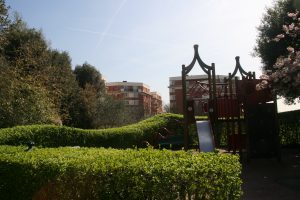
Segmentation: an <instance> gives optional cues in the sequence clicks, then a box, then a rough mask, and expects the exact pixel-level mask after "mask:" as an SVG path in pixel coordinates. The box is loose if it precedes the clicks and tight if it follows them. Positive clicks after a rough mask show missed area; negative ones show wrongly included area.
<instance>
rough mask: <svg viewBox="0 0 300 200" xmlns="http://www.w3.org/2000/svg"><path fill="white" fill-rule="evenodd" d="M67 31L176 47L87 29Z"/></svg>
mask: <svg viewBox="0 0 300 200" xmlns="http://www.w3.org/2000/svg"><path fill="white" fill-rule="evenodd" d="M67 29H68V30H70V31H76V32H83V33H89V34H95V35H101V36H102V37H110V38H116V39H120V40H130V41H135V42H142V43H147V44H154V45H164V46H171V47H174V46H176V45H172V44H170V43H165V42H159V41H155V40H148V39H144V38H137V37H128V36H124V35H118V34H113V33H106V34H105V33H104V32H99V31H93V30H89V29H81V28H71V27H70V28H67Z"/></svg>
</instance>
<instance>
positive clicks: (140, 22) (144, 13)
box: [6, 0, 300, 110]
mask: <svg viewBox="0 0 300 200" xmlns="http://www.w3.org/2000/svg"><path fill="white" fill-rule="evenodd" d="M272 2H273V0H51V1H46V0H44V1H43V0H18V1H16V0H6V4H7V5H9V6H10V7H11V11H17V12H18V13H19V14H20V16H21V17H22V18H23V20H24V21H25V22H27V24H28V26H29V27H32V28H36V29H39V30H42V32H43V34H44V36H45V38H46V39H47V41H48V42H49V44H50V45H51V47H52V48H53V49H58V50H61V51H67V52H68V53H69V55H70V57H71V58H72V66H73V68H75V66H76V65H81V64H83V63H84V62H88V63H89V64H91V65H93V66H95V67H96V68H97V70H98V71H99V72H100V73H101V74H102V75H103V76H104V77H105V78H106V80H107V81H108V82H121V81H125V80H126V81H128V82H143V83H145V84H147V85H149V86H150V89H151V91H157V92H158V93H160V94H161V96H162V98H163V101H164V102H165V103H168V102H169V89H168V85H169V77H173V76H180V75H181V65H183V64H185V65H188V64H190V62H191V61H192V58H193V55H194V50H193V45H194V44H198V45H199V54H200V57H201V59H202V60H203V61H204V62H205V63H207V64H211V63H215V65H216V74H219V75H227V74H228V73H229V72H232V71H233V69H234V67H235V56H240V61H241V65H242V66H243V68H244V69H245V70H246V71H255V72H256V74H257V76H259V75H260V74H261V66H262V64H261V62H260V59H259V58H257V57H253V56H252V53H253V48H254V46H255V41H256V37H257V34H258V32H257V27H258V26H259V24H260V22H261V18H262V15H263V13H265V8H266V7H269V6H271V5H272ZM191 74H204V73H203V72H202V71H201V70H200V68H199V67H198V66H197V67H195V68H194V69H193V71H192V73H191ZM294 107H295V106H294ZM294 107H289V108H288V107H286V106H281V107H280V109H279V110H291V109H293V108H294ZM296 108H298V109H299V108H300V106H299V105H296Z"/></svg>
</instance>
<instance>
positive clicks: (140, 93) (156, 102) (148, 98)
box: [106, 81, 162, 117]
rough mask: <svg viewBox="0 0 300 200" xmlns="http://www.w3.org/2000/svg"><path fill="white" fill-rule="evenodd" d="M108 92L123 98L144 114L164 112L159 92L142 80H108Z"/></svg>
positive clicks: (120, 98) (115, 97)
mask: <svg viewBox="0 0 300 200" xmlns="http://www.w3.org/2000/svg"><path fill="white" fill-rule="evenodd" d="M106 90H107V93H108V94H109V95H111V96H113V97H114V99H119V100H123V101H124V103H125V105H127V106H128V107H130V108H132V109H140V110H141V111H142V113H143V116H145V117H146V116H152V115H156V114H159V113H162V99H161V96H160V95H159V94H158V93H157V92H151V91H150V87H149V86H148V85H146V84H144V83H141V82H127V81H123V82H107V83H106Z"/></svg>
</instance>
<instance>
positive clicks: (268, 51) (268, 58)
mask: <svg viewBox="0 0 300 200" xmlns="http://www.w3.org/2000/svg"><path fill="white" fill-rule="evenodd" d="M296 9H298V10H300V4H299V1H297V0H278V1H276V2H275V3H274V5H273V7H270V8H267V10H266V13H265V14H264V16H263V18H262V20H261V24H260V26H259V27H258V37H257V39H256V46H255V48H254V52H255V55H257V56H259V57H260V58H261V61H262V63H263V69H264V70H274V69H273V65H274V64H275V62H276V60H277V58H278V57H279V56H286V55H287V54H288V52H287V50H286V48H287V47H288V46H292V45H293V44H294V41H293V39H291V38H288V39H286V40H282V41H279V42H272V39H273V38H275V37H276V36H277V35H278V34H280V33H282V26H283V25H285V24H291V21H292V20H291V18H289V17H288V16H287V13H288V12H295V11H296Z"/></svg>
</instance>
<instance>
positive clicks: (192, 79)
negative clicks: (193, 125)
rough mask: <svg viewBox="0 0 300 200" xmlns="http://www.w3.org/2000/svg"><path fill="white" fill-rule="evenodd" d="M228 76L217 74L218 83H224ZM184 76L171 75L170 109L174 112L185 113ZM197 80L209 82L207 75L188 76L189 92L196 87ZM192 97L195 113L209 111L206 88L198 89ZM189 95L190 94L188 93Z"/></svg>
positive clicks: (199, 113)
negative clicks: (183, 98)
mask: <svg viewBox="0 0 300 200" xmlns="http://www.w3.org/2000/svg"><path fill="white" fill-rule="evenodd" d="M225 77H227V76H224V75H216V83H217V84H218V83H223V82H224V78H225ZM181 80H182V78H181V76H176V77H170V78H169V81H170V85H169V94H170V110H171V112H174V113H180V114H183V102H182V81H181ZM197 82H201V83H208V77H207V75H190V76H187V77H186V87H187V93H189V92H190V93H191V92H192V90H193V89H195V88H194V87H195V85H196V83H197ZM196 92H197V94H195V95H194V96H193V97H192V99H193V100H194V107H195V109H194V110H195V114H196V115H203V114H205V113H206V112H207V110H206V109H207V108H206V106H207V100H208V98H209V95H208V93H207V92H205V91H204V90H202V91H199V90H198V91H196ZM188 95H189V94H188Z"/></svg>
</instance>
